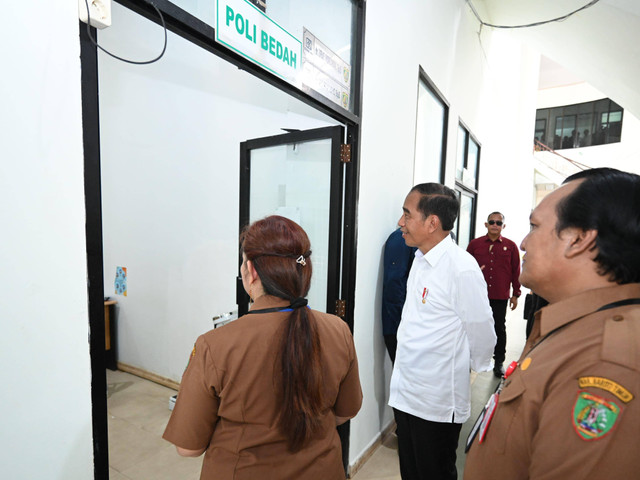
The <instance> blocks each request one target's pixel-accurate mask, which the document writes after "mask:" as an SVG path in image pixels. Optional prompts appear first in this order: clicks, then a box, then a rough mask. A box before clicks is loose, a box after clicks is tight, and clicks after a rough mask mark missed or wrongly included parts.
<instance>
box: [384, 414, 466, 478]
mask: <svg viewBox="0 0 640 480" xmlns="http://www.w3.org/2000/svg"><path fill="white" fill-rule="evenodd" d="M393 413H394V416H395V419H396V424H397V429H396V434H397V435H398V457H399V459H400V475H401V476H402V480H456V479H457V478H458V471H457V470H456V449H457V448H458V437H459V436H460V429H461V428H462V424H460V423H439V422H430V421H428V420H423V419H422V418H418V417H416V416H414V415H411V414H409V413H405V412H403V411H401V410H397V409H395V408H394V409H393Z"/></svg>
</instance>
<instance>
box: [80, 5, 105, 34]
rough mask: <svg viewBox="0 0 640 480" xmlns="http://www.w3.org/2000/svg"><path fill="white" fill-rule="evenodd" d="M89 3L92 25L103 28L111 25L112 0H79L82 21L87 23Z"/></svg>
mask: <svg viewBox="0 0 640 480" xmlns="http://www.w3.org/2000/svg"><path fill="white" fill-rule="evenodd" d="M87 3H88V4H89V16H90V17H91V26H92V27H96V28H99V29H103V28H106V27H110V26H111V0H86V1H85V0H78V13H79V15H78V16H79V17H80V21H81V22H84V23H87Z"/></svg>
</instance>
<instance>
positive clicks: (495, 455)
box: [464, 168, 640, 480]
mask: <svg viewBox="0 0 640 480" xmlns="http://www.w3.org/2000/svg"><path fill="white" fill-rule="evenodd" d="M639 245H640V177H639V176H638V175H633V174H629V173H625V172H620V171H618V170H614V169H608V168H606V169H593V170H589V171H585V172H581V173H579V174H576V175H574V176H571V177H569V178H568V179H567V180H566V181H565V185H564V186H562V187H561V188H559V189H558V190H556V191H555V192H553V193H551V194H549V195H548V196H547V197H545V198H544V199H543V200H542V202H541V203H540V205H539V206H538V207H537V208H536V209H535V210H534V211H533V213H532V214H531V231H530V233H529V234H528V235H527V237H526V238H525V239H524V240H523V241H522V245H521V248H522V250H523V251H525V256H524V263H523V271H522V275H521V276H520V281H521V283H522V284H523V285H524V286H526V287H529V288H531V289H532V290H533V291H535V292H536V293H538V294H539V295H541V296H543V297H544V298H546V299H547V300H549V303H550V305H549V306H547V307H545V308H543V309H542V310H540V311H539V312H537V314H536V318H535V323H534V326H533V331H532V333H531V335H530V337H529V339H528V340H527V344H526V345H525V347H524V351H523V354H522V356H521V357H520V360H519V362H518V366H517V368H516V369H515V370H514V371H513V373H512V374H511V375H509V376H508V377H507V378H506V379H505V380H503V382H504V384H503V388H502V389H501V391H498V392H497V397H496V396H494V397H493V399H494V400H495V405H496V406H495V409H492V408H491V404H490V403H488V404H487V406H488V409H487V411H486V412H485V414H484V419H483V420H484V421H482V422H481V423H479V424H478V425H479V428H478V429H477V431H476V434H475V436H474V437H473V440H471V439H470V440H469V441H472V442H473V443H472V444H471V448H470V451H469V453H468V457H467V461H466V465H465V472H464V478H465V479H469V480H480V479H491V480H494V479H496V478H502V479H509V480H518V479H543V478H544V479H545V480H566V479H574V478H576V479H577V478H593V479H610V478H620V479H623V478H624V479H630V478H638V475H639V473H638V472H640V455H638V454H637V453H636V452H634V451H633V450H637V448H636V447H635V445H636V443H637V441H638V435H639V432H640V399H638V396H639V395H640V248H639V247H638V246H639ZM507 373H508V372H507ZM494 395H496V394H494ZM472 436H473V433H472ZM469 441H468V442H469Z"/></svg>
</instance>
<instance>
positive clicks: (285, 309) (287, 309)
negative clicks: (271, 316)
mask: <svg viewBox="0 0 640 480" xmlns="http://www.w3.org/2000/svg"><path fill="white" fill-rule="evenodd" d="M273 312H293V308H291V307H273V308H260V309H258V310H249V311H248V312H247V313H245V315H249V314H252V313H273Z"/></svg>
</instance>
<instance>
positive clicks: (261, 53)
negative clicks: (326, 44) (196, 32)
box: [216, 0, 302, 85]
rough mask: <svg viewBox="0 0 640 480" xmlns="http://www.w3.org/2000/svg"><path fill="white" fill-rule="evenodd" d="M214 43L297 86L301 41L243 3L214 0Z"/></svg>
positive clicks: (255, 8) (245, 2) (233, 0)
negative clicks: (224, 46)
mask: <svg viewBox="0 0 640 480" xmlns="http://www.w3.org/2000/svg"><path fill="white" fill-rule="evenodd" d="M216 41H217V42H219V43H221V44H223V45H226V46H227V47H229V48H231V49H232V50H234V51H235V52H237V53H239V54H240V55H242V56H243V57H246V58H248V59H249V60H251V61H253V62H255V63H257V64H258V65H260V66H261V67H263V68H265V69H266V70H269V71H270V72H272V73H275V74H276V75H278V76H280V77H282V78H284V79H285V80H287V81H288V82H290V83H292V84H294V85H298V83H299V80H298V77H299V72H300V71H301V64H302V42H300V40H298V39H297V38H296V37H294V36H293V35H291V34H290V33H289V32H287V31H286V30H285V29H284V28H282V27H281V26H280V25H278V24H277V23H276V22H274V21H273V20H271V19H270V18H269V17H268V16H267V15H265V14H264V13H263V12H262V11H261V10H259V9H258V8H257V7H255V6H254V5H252V4H251V3H249V2H248V1H246V0H216Z"/></svg>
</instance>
